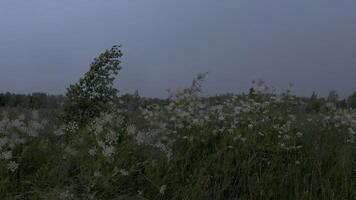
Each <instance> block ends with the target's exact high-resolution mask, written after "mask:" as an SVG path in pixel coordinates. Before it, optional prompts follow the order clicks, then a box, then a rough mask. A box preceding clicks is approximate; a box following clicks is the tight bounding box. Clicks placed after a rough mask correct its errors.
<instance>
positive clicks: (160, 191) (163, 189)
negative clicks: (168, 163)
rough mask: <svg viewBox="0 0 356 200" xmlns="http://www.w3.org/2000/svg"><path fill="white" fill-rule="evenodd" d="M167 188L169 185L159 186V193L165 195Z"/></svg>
mask: <svg viewBox="0 0 356 200" xmlns="http://www.w3.org/2000/svg"><path fill="white" fill-rule="evenodd" d="M166 189H167V185H162V186H161V187H160V188H159V193H161V194H162V195H164V193H165V191H166Z"/></svg>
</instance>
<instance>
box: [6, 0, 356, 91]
mask: <svg viewBox="0 0 356 200" xmlns="http://www.w3.org/2000/svg"><path fill="white" fill-rule="evenodd" d="M114 44H122V45H123V51H124V54H125V55H124V58H123V59H124V63H123V70H122V72H121V74H120V76H119V82H118V87H119V89H120V90H121V91H123V92H132V91H134V90H135V89H139V91H140V94H142V95H145V96H159V97H164V96H166V94H167V93H166V89H169V88H170V89H174V88H177V87H185V86H188V85H189V84H190V82H191V80H192V79H193V77H194V76H195V75H196V74H198V73H199V72H209V73H210V74H209V75H208V77H207V80H206V83H205V85H204V91H205V94H215V93H223V92H242V91H247V90H248V88H249V87H250V86H251V81H252V80H254V79H259V78H262V79H264V80H266V81H267V83H269V84H271V85H274V86H277V87H280V88H286V87H288V82H293V83H294V85H295V86H294V90H295V92H296V93H297V94H302V95H310V94H311V92H312V91H318V92H319V93H320V94H322V95H325V94H327V93H328V91H329V90H337V91H338V92H339V93H340V94H341V95H347V94H350V93H351V92H352V91H354V90H356V1H355V0H270V1H261V0H178V1H171V0H141V1H139V0H104V1H103V0H85V1H84V0H75V1H74V0H31V1H23V0H22V1H21V0H1V1H0V92H6V91H11V92H17V93H29V92H35V91H42V92H47V93H51V94H58V93H64V92H65V88H66V87H67V86H68V85H69V84H70V83H74V82H75V81H77V80H78V79H79V77H80V76H81V75H82V74H83V73H84V72H85V71H87V69H88V66H89V64H90V62H91V60H92V58H93V57H95V56H96V55H98V54H99V53H100V52H102V51H103V50H104V49H106V48H110V47H111V46H112V45H114Z"/></svg>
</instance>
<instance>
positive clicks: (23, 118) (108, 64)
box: [0, 47, 356, 200]
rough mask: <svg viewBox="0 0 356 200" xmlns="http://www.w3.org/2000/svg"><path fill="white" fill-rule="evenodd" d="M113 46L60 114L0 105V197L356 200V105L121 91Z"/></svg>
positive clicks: (268, 92)
mask: <svg viewBox="0 0 356 200" xmlns="http://www.w3.org/2000/svg"><path fill="white" fill-rule="evenodd" d="M120 57H121V53H120V51H119V50H118V48H117V47H113V48H112V49H111V50H107V51H106V52H104V53H103V54H101V55H100V56H99V57H98V58H96V59H94V62H93V63H92V65H91V68H90V71H89V72H88V73H87V74H85V75H84V76H83V78H82V79H81V80H80V81H79V83H78V84H76V85H72V86H70V87H69V89H68V93H67V95H66V99H65V101H64V103H63V107H61V108H59V109H41V108H39V109H30V108H22V107H2V108H0V199H58V200H70V199H73V200H74V199H186V200H188V199H197V200H198V199H202V200H203V199H356V145H355V142H356V138H355V136H356V110H355V108H353V107H352V106H348V105H345V106H340V105H339V104H338V102H333V101H331V100H330V101H328V100H325V99H321V98H316V97H315V98H302V97H298V96H296V95H294V94H293V93H292V92H291V91H290V90H285V91H283V92H276V91H275V90H274V89H273V88H272V87H268V86H266V85H265V84H262V83H259V84H258V83H256V84H255V85H253V86H252V89H251V91H250V92H249V93H248V94H240V95H233V94H231V95H226V96H223V97H221V98H218V97H215V98H214V97H201V90H202V85H203V84H202V83H203V79H204V75H199V76H198V77H197V78H196V79H195V80H193V82H192V85H191V87H189V88H186V89H181V90H177V91H176V92H174V93H172V94H170V97H169V98H168V99H165V100H157V101H152V100H147V99H145V98H142V97H139V96H132V98H124V97H123V96H117V94H116V92H117V91H116V90H115V89H114V88H113V87H112V82H113V80H114V78H113V76H112V75H116V74H117V72H118V70H119V69H120V68H119V67H118V66H119V64H120V62H119V58H120Z"/></svg>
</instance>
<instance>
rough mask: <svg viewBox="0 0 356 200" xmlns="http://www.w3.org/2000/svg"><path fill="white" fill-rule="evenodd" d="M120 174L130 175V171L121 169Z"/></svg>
mask: <svg viewBox="0 0 356 200" xmlns="http://www.w3.org/2000/svg"><path fill="white" fill-rule="evenodd" d="M119 172H120V174H121V175H122V176H128V175H129V172H128V171H127V170H125V169H120V171H119Z"/></svg>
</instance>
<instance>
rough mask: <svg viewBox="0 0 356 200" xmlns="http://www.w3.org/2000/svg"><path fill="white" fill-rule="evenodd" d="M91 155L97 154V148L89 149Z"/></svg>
mask: <svg viewBox="0 0 356 200" xmlns="http://www.w3.org/2000/svg"><path fill="white" fill-rule="evenodd" d="M88 153H89V155H91V156H94V155H95V154H96V148H92V149H89V151H88Z"/></svg>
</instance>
